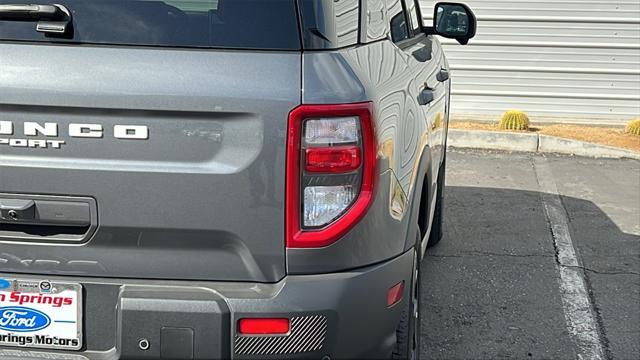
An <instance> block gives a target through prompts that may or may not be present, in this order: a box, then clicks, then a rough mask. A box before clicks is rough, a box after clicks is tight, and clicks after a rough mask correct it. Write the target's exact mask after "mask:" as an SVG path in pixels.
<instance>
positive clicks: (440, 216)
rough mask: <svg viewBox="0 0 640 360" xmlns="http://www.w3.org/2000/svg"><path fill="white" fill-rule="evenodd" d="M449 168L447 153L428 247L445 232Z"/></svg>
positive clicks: (439, 178) (439, 173)
mask: <svg viewBox="0 0 640 360" xmlns="http://www.w3.org/2000/svg"><path fill="white" fill-rule="evenodd" d="M446 170H447V154H446V153H445V155H444V159H443V160H442V164H441V165H440V170H439V171H438V190H437V193H436V209H435V211H434V212H433V224H432V225H431V233H430V234H429V240H428V241H427V247H432V246H436V245H437V244H438V243H439V242H440V240H442V235H443V233H444V231H443V230H444V223H443V222H444V187H445V180H444V179H445V177H446Z"/></svg>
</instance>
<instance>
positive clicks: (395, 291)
mask: <svg viewBox="0 0 640 360" xmlns="http://www.w3.org/2000/svg"><path fill="white" fill-rule="evenodd" d="M403 293H404V281H400V282H399V283H397V284H395V285H394V286H392V287H391V288H390V289H389V291H387V307H391V306H393V305H395V304H397V303H399V302H400V300H402V294H403Z"/></svg>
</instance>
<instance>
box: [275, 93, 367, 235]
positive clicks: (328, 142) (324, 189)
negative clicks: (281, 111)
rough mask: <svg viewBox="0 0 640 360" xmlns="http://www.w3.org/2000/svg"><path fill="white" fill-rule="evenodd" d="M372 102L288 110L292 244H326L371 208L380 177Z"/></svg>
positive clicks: (288, 218)
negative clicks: (377, 174) (378, 177)
mask: <svg viewBox="0 0 640 360" xmlns="http://www.w3.org/2000/svg"><path fill="white" fill-rule="evenodd" d="M376 148H377V145H376V140H375V133H374V126H373V122H372V105H371V103H357V104H339V105H302V106H300V107H298V108H296V109H294V110H293V111H292V112H291V114H290V115H289V134H288V138H287V193H286V194H287V200H286V204H287V205H286V236H287V247H289V248H316V247H324V246H328V245H330V244H332V243H334V242H335V241H337V240H338V239H340V237H342V236H344V235H345V234H346V233H347V232H348V231H349V230H350V229H351V228H352V227H353V226H354V225H355V224H356V223H357V222H358V221H360V219H361V218H362V217H363V216H364V214H365V213H366V211H367V210H368V208H369V206H370V205H371V202H372V201H373V192H374V184H375V179H376V161H377V157H376Z"/></svg>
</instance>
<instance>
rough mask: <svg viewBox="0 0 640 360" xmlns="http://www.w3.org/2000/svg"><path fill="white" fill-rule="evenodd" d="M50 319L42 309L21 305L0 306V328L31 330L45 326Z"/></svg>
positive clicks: (20, 330)
mask: <svg viewBox="0 0 640 360" xmlns="http://www.w3.org/2000/svg"><path fill="white" fill-rule="evenodd" d="M49 324H51V319H50V318H49V317H48V316H47V314H45V313H43V312H42V311H38V310H34V309H28V308H25V307H21V306H10V307H3V308H0V330H6V331H13V332H32V331H38V330H42V329H44V328H46V327H47V326H49Z"/></svg>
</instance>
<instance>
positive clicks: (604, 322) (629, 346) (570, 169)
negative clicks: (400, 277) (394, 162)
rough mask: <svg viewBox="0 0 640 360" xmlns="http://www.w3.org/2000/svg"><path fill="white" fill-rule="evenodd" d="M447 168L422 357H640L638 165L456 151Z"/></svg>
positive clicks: (429, 262) (426, 278)
mask: <svg viewBox="0 0 640 360" xmlns="http://www.w3.org/2000/svg"><path fill="white" fill-rule="evenodd" d="M447 165H448V168H447V178H446V183H447V188H446V198H445V199H446V213H445V214H446V215H445V237H444V239H443V240H442V241H441V243H440V244H439V245H437V246H436V247H434V248H431V249H429V250H428V251H427V256H426V258H425V261H424V263H423V268H422V274H423V276H422V295H421V296H422V300H423V302H422V304H423V305H422V310H421V311H422V346H421V352H422V356H423V357H425V358H435V359H484V358H492V359H494V358H519V359H542V358H545V359H548V358H553V359H576V358H579V357H592V358H604V359H640V162H639V161H635V160H604V159H585V158H576V157H561V156H553V155H547V156H542V155H530V154H516V153H497V152H484V151H450V152H449V154H448V164H447ZM550 189H552V190H553V191H551V192H550ZM554 199H557V200H558V201H557V204H558V206H559V207H560V208H561V210H562V211H560V212H554V211H553V204H554ZM550 209H551V211H550ZM563 228H566V229H568V230H567V231H566V234H564V233H563V232H562V229H563ZM563 239H564V241H565V245H566V243H568V244H569V245H571V246H569V247H568V248H569V249H573V250H575V251H574V253H575V256H574V257H575V261H576V265H575V266H564V265H563V264H566V263H565V262H564V261H566V260H564V259H563V255H562V254H563V251H565V250H566V249H565V250H563V246H565V245H563ZM567 271H569V272H573V273H570V274H569V275H571V274H576V275H577V276H579V277H580V279H581V281H580V282H579V283H578V284H577V286H576V289H574V288H573V287H571V286H569V291H568V290H567V273H566V272H567ZM569 279H570V277H569ZM574 285H575V284H574ZM580 288H583V289H584V292H583V293H581V292H580V291H579V290H580ZM574 290H575V291H574ZM572 301H573V303H572ZM580 301H584V304H588V306H582V307H581V306H572V304H575V303H578V304H580ZM576 319H578V320H579V321H578V320H576ZM582 320H584V322H581V321H582ZM590 326H591V327H590ZM591 333H592V334H593V335H594V336H593V337H592V338H590V337H589V336H588V335H589V334H591Z"/></svg>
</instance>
